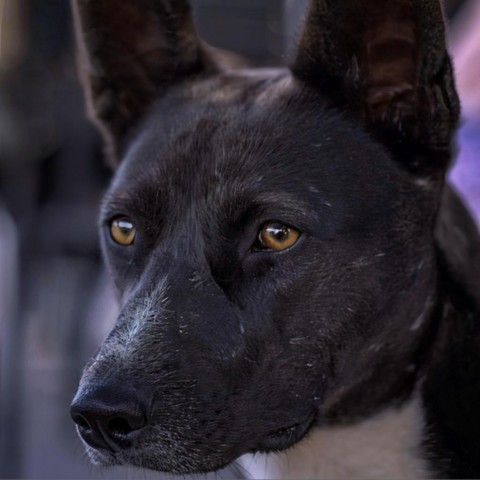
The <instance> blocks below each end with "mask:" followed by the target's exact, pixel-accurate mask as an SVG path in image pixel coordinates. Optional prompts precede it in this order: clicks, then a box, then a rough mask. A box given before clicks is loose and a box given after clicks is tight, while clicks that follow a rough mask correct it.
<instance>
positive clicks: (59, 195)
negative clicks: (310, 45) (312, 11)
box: [0, 0, 480, 479]
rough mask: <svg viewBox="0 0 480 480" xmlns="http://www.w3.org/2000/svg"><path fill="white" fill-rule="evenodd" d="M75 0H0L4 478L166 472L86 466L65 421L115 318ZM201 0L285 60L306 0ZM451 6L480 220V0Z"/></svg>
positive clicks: (262, 52)
mask: <svg viewBox="0 0 480 480" xmlns="http://www.w3.org/2000/svg"><path fill="white" fill-rule="evenodd" d="M69 3H70V2H69V1H67V0H42V1H38V0H0V478H119V477H120V478H126V477H128V478H142V479H143V478H166V476H165V475H161V474H156V473H146V472H143V471H138V470H133V469H127V468H115V469H110V470H101V469H96V468H94V467H92V466H90V465H89V463H88V460H87V459H86V457H85V455H84V453H83V446H82V445H81V443H80V440H79V439H78V438H77V436H76V433H75V429H74V425H73V422H72V421H71V420H70V417H69V404H70V401H71V399H72V397H73V394H74V391H75V389H76V384H77V382H78V379H79V376H80V373H81V369H82V366H83V364H84V363H85V361H86V360H87V359H88V358H89V357H90V356H91V355H92V354H93V353H94V352H95V350H96V348H97V346H98V345H99V344H100V343H101V341H102V339H103V337H104V336H105V335H106V333H107V332H108V331H109V329H110V328H111V326H112V324H113V321H114V318H115V314H116V311H115V310H116V307H115V299H114V296H113V294H112V291H111V289H110V285H109V283H108V278H107V277H106V275H105V272H104V270H103V267H102V264H101V261H100V252H99V248H98V244H97V229H96V218H97V209H98V204H99V201H100V198H101V195H102V192H103V191H104V189H105V187H106V185H107V183H108V179H109V171H108V169H107V168H106V167H104V163H103V160H102V146H101V143H100V139H99V136H98V135H97V132H96V131H95V130H94V128H93V127H92V126H91V125H90V123H89V122H88V121H87V120H86V119H85V113H84V112H85V107H84V102H83V94H82V92H81V90H80V86H79V83H78V80H77V75H76V69H75V54H74V45H73V39H72V31H71V26H72V25H71V20H70V11H69ZM192 3H193V4H194V7H195V14H196V19H197V25H198V28H199V30H200V32H201V34H202V36H203V37H204V38H205V39H206V40H207V41H208V42H209V43H211V44H212V45H215V46H218V47H222V48H226V49H230V50H233V51H236V52H238V53H240V54H243V55H245V56H247V57H248V58H250V59H251V60H252V61H253V63H255V64H261V65H276V64H280V63H282V62H283V61H284V58H285V55H286V54H287V53H288V52H289V51H290V49H291V48H292V45H293V39H294V37H295V35H296V34H298V33H299V32H298V30H299V25H300V24H301V19H302V14H303V12H304V8H305V5H306V3H307V0H193V2H192ZM445 7H446V13H447V15H448V18H449V22H450V27H451V28H450V33H449V41H450V43H451V50H452V52H453V55H454V59H455V63H456V67H457V75H458V85H459V88H460V93H461V96H462V100H463V105H464V110H463V112H464V113H463V124H462V128H461V129H460V132H459V137H458V138H459V144H460V148H461V150H460V156H459V158H458V160H457V163H456V165H455V167H454V168H453V170H452V172H451V180H452V182H453V183H454V184H455V185H456V187H457V188H458V189H459V190H460V191H461V192H462V194H463V196H464V197H465V198H466V200H467V202H468V203H469V205H470V208H471V210H472V212H474V214H475V215H476V216H477V219H479V218H480V158H479V157H480V153H479V152H480V1H479V0H464V1H462V0H457V1H446V2H445ZM239 475H240V473H239V472H236V471H232V470H225V471H223V472H220V473H219V474H218V476H217V478H232V477H237V478H238V476H239ZM203 478H205V476H203ZM212 478H214V476H212Z"/></svg>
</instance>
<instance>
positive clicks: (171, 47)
mask: <svg viewBox="0 0 480 480" xmlns="http://www.w3.org/2000/svg"><path fill="white" fill-rule="evenodd" d="M72 7H73V13H74V19H75V30H76V34H77V44H78V48H79V53H80V71H81V73H82V77H83V83H84V87H85V90H86V92H87V97H88V100H89V107H90V114H91V116H92V117H93V120H94V121H95V122H96V124H97V126H98V127H99V128H100V130H101V132H102V133H103V136H104V139H105V142H106V145H107V149H108V150H109V153H110V154H111V155H110V160H111V163H113V164H114V165H115V164H116V163H117V162H118V160H119V158H120V156H121V153H122V151H123V149H124V147H125V143H126V139H127V136H128V133H129V132H130V131H131V129H132V128H133V127H134V126H135V125H136V124H137V122H138V120H139V119H140V118H141V116H142V115H143V114H144V113H145V112H146V110H147V109H148V107H149V106H150V105H151V104H152V102H153V101H154V100H155V99H156V98H157V97H160V96H161V95H162V94H163V93H164V92H165V91H166V90H167V89H168V88H169V87H171V86H172V85H174V84H178V83H181V82H183V81H185V80H186V79H188V78H193V77H194V76H196V75H200V74H204V73H208V72H214V71H216V70H217V66H216V62H215V61H214V60H213V58H212V56H211V55H210V54H209V53H208V52H207V49H206V47H205V46H204V44H203V43H202V42H201V40H200V39H199V37H198V35H197V32H196V29H195V26H194V23H193V18H192V11H191V7H190V4H189V2H188V0H72Z"/></svg>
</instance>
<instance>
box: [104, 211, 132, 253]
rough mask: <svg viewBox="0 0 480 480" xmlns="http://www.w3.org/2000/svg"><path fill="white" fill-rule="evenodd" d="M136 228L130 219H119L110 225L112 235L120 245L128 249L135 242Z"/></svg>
mask: <svg viewBox="0 0 480 480" xmlns="http://www.w3.org/2000/svg"><path fill="white" fill-rule="evenodd" d="M135 233H136V230H135V226H134V225H133V222H132V221H131V220H130V219H129V218H128V217H118V218H116V219H115V220H112V222H111V223H110V234H111V236H112V238H113V240H114V241H115V242H116V243H118V244H119V245H123V246H124V247H128V246H129V245H132V243H133V241H134V240H135Z"/></svg>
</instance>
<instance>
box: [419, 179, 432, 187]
mask: <svg viewBox="0 0 480 480" xmlns="http://www.w3.org/2000/svg"><path fill="white" fill-rule="evenodd" d="M415 185H417V186H418V187H421V188H425V189H430V188H432V181H431V180H429V179H428V178H417V179H416V180H415Z"/></svg>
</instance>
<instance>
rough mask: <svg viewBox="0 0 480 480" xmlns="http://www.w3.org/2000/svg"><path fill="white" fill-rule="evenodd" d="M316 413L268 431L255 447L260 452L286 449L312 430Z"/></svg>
mask: <svg viewBox="0 0 480 480" xmlns="http://www.w3.org/2000/svg"><path fill="white" fill-rule="evenodd" d="M314 419H315V415H314V414H311V415H309V416H308V417H307V418H306V419H305V420H303V421H301V422H296V423H293V424H290V425H287V426H285V427H282V428H277V429H276V430H273V431H271V432H270V433H268V434H267V435H266V436H265V437H264V438H263V439H262V440H261V441H260V444H259V445H258V446H257V448H256V449H255V450H256V451H260V452H270V451H279V450H285V449H286V448H288V447H291V446H292V445H294V444H295V443H297V442H298V441H300V440H301V439H302V438H303V437H304V436H305V435H306V434H307V432H308V431H309V430H310V427H311V426H312V424H313V422H314Z"/></svg>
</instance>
